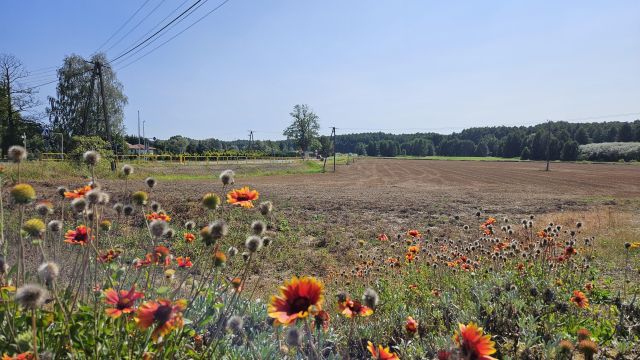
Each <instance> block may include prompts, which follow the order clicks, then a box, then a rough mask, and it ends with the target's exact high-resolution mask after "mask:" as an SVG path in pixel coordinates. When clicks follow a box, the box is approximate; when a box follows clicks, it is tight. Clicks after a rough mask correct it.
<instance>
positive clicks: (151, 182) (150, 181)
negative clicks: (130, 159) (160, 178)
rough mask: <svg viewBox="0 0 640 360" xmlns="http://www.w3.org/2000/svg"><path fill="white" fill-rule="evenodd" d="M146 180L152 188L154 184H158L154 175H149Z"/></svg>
mask: <svg viewBox="0 0 640 360" xmlns="http://www.w3.org/2000/svg"><path fill="white" fill-rule="evenodd" d="M144 182H145V183H146V184H147V186H148V187H149V188H150V189H151V188H153V187H154V186H156V179H154V178H152V177H148V178H146V179H144Z"/></svg>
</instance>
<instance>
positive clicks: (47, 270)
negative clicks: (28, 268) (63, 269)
mask: <svg viewBox="0 0 640 360" xmlns="http://www.w3.org/2000/svg"><path fill="white" fill-rule="evenodd" d="M59 274H60V268H58V264H56V263H54V262H53V261H49V262H45V263H42V264H41V265H40V266H39V267H38V276H39V277H40V281H42V282H43V283H44V284H45V285H46V286H51V285H52V284H53V282H54V281H56V279H57V278H58V275H59Z"/></svg>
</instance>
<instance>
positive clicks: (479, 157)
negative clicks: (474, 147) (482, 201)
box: [394, 156, 523, 161]
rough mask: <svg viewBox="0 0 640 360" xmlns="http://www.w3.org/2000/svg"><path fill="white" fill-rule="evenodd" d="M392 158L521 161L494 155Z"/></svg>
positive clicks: (401, 157)
mask: <svg viewBox="0 0 640 360" xmlns="http://www.w3.org/2000/svg"><path fill="white" fill-rule="evenodd" d="M394 159H404V160H452V161H523V160H520V159H519V158H501V157H495V156H396V157H395V158H394Z"/></svg>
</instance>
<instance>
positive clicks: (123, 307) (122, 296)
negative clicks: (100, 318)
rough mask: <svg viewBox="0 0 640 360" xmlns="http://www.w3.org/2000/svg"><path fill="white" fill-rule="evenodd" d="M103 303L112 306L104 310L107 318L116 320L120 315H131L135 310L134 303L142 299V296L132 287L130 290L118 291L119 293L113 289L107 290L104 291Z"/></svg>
mask: <svg viewBox="0 0 640 360" xmlns="http://www.w3.org/2000/svg"><path fill="white" fill-rule="evenodd" d="M104 296H105V299H104V302H105V303H107V304H109V305H113V307H112V308H108V309H106V310H105V313H106V314H107V316H109V317H111V318H113V319H117V318H119V317H120V316H122V314H129V313H132V312H133V311H134V310H135V308H134V307H133V305H134V303H135V301H136V300H138V299H142V298H143V297H144V294H143V293H141V292H137V291H136V286H135V285H134V286H132V287H131V290H128V291H127V290H120V292H118V291H116V290H114V289H107V290H105V291H104Z"/></svg>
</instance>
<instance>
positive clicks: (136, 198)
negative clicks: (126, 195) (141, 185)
mask: <svg viewBox="0 0 640 360" xmlns="http://www.w3.org/2000/svg"><path fill="white" fill-rule="evenodd" d="M131 200H132V201H133V203H134V204H136V205H139V206H142V205H147V201H149V194H147V193H146V192H144V191H136V192H134V193H133V194H132V195H131Z"/></svg>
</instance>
